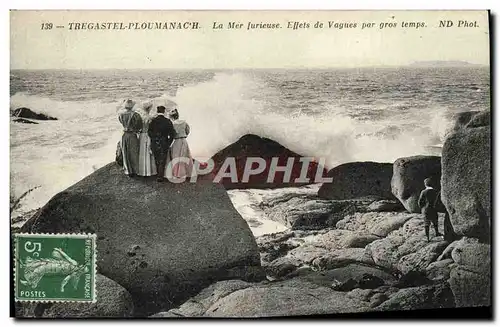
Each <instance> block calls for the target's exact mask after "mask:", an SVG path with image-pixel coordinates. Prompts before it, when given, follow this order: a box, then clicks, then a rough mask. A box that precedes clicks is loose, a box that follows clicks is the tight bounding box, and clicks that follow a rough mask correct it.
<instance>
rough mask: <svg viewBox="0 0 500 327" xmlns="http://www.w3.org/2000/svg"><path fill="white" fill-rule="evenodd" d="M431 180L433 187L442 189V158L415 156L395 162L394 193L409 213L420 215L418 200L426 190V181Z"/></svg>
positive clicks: (392, 184) (392, 181) (392, 182)
mask: <svg viewBox="0 0 500 327" xmlns="http://www.w3.org/2000/svg"><path fill="white" fill-rule="evenodd" d="M426 178H431V179H432V182H433V186H434V187H435V188H436V189H438V191H439V188H440V185H439V181H440V179H441V158H440V157H437V156H414V157H405V158H399V159H397V160H396V161H395V162H394V171H393V175H392V180H391V189H392V193H393V194H394V195H395V196H396V197H397V198H398V199H399V201H401V203H402V204H403V205H404V206H405V208H406V210H408V211H409V212H414V213H420V207H419V205H418V198H419V196H420V192H421V191H422V190H423V189H425V186H424V180H425V179H426Z"/></svg>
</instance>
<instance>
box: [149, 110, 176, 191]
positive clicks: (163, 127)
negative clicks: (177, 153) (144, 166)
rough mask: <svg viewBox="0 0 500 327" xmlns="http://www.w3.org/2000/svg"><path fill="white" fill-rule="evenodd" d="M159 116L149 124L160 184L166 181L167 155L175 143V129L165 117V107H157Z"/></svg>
mask: <svg viewBox="0 0 500 327" xmlns="http://www.w3.org/2000/svg"><path fill="white" fill-rule="evenodd" d="M157 111H158V116H156V117H155V118H154V119H153V120H152V121H151V123H150V124H149V129H148V135H149V137H150V138H151V150H152V151H153V156H154V158H155V164H156V171H157V172H158V179H157V180H158V182H162V181H163V180H164V177H163V172H164V171H165V166H166V165H167V155H168V151H169V149H170V145H172V142H173V141H174V137H175V129H174V126H173V125H172V122H171V121H170V119H168V118H167V117H165V107H164V106H159V107H157Z"/></svg>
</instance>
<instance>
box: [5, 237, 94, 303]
mask: <svg viewBox="0 0 500 327" xmlns="http://www.w3.org/2000/svg"><path fill="white" fill-rule="evenodd" d="M23 235H26V236H35V237H36V236H40V237H53V238H62V237H73V238H92V239H93V253H94V262H93V266H94V273H93V274H92V295H93V296H92V300H91V301H86V300H75V299H48V300H41V299H40V300H38V299H33V300H25V299H18V298H17V292H16V291H17V278H16V277H17V276H16V272H17V265H18V260H17V245H18V236H23ZM13 237H14V240H13V242H14V256H13V260H14V274H13V277H14V301H15V302H21V303H68V302H73V303H96V301H97V287H96V277H97V235H96V234H92V233H15V234H13Z"/></svg>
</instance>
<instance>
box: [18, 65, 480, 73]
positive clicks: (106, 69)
mask: <svg viewBox="0 0 500 327" xmlns="http://www.w3.org/2000/svg"><path fill="white" fill-rule="evenodd" d="M426 68H455V69H456V68H459V69H460V68H487V69H489V68H490V65H483V64H468V65H459V64H457V65H453V64H449V65H447V64H443V65H432V64H427V65H426V64H423V63H422V64H421V63H413V64H408V65H398V66H362V67H310V68H308V67H295V68H294V67H291V68H85V69H80V68H41V69H24V68H23V69H11V70H10V72H11V73H13V72H67V71H74V72H79V71H83V72H98V71H102V72H105V71H129V72H134V71H152V72H154V71H171V72H192V71H198V72H199V71H204V72H227V71H316V70H317V71H320V70H360V69H362V70H368V69H426Z"/></svg>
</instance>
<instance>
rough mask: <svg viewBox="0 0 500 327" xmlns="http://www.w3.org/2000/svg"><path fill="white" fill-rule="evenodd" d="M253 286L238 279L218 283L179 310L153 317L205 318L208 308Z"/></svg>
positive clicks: (175, 309)
mask: <svg viewBox="0 0 500 327" xmlns="http://www.w3.org/2000/svg"><path fill="white" fill-rule="evenodd" d="M251 286H253V284H251V283H248V282H245V281H242V280H237V279H235V280H226V281H221V282H217V283H215V284H212V285H210V286H209V287H207V288H205V289H203V290H202V291H201V292H200V293H198V294H197V295H196V296H194V297H192V298H191V299H189V300H188V301H186V302H184V303H183V304H182V305H181V306H179V307H178V308H174V309H171V310H169V311H168V312H161V313H158V314H156V315H154V316H153V317H154V318H164V317H200V316H203V315H204V314H205V312H206V311H207V310H208V308H210V307H211V306H212V305H213V304H214V303H215V302H217V301H219V300H220V299H222V298H224V297H225V296H228V295H229V294H231V293H233V292H236V291H238V290H241V289H245V288H248V287H251Z"/></svg>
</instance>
